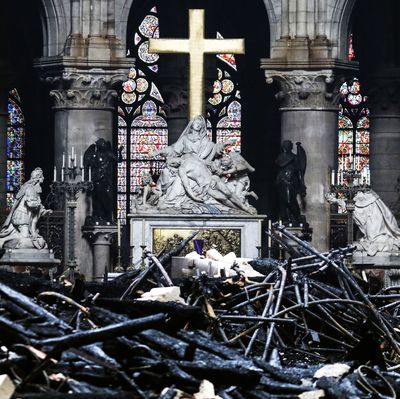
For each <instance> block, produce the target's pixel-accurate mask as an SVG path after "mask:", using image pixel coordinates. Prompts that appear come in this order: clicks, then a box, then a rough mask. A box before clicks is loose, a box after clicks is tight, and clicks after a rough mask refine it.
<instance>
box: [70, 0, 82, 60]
mask: <svg viewBox="0 0 400 399" xmlns="http://www.w3.org/2000/svg"><path fill="white" fill-rule="evenodd" d="M81 6H82V0H71V34H70V35H69V36H68V39H67V41H66V43H65V54H66V55H70V56H73V57H83V56H84V55H85V50H86V49H85V41H84V39H83V35H82V20H81Z"/></svg>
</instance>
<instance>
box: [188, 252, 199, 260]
mask: <svg viewBox="0 0 400 399" xmlns="http://www.w3.org/2000/svg"><path fill="white" fill-rule="evenodd" d="M185 258H186V259H201V255H199V254H198V253H197V252H196V251H192V252H189V253H188V254H186V255H185Z"/></svg>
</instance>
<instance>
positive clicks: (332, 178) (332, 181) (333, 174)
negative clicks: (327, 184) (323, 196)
mask: <svg viewBox="0 0 400 399" xmlns="http://www.w3.org/2000/svg"><path fill="white" fill-rule="evenodd" d="M334 184H335V171H334V170H333V169H332V172H331V185H332V186H333V185H334Z"/></svg>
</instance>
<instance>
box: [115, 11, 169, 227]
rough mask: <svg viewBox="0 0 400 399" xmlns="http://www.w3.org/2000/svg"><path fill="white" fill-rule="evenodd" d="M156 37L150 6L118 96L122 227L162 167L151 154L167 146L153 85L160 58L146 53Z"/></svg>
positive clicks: (160, 100)
mask: <svg viewBox="0 0 400 399" xmlns="http://www.w3.org/2000/svg"><path fill="white" fill-rule="evenodd" d="M159 36H160V33H159V24H158V16H157V9H156V7H153V8H151V10H150V11H149V13H148V14H147V15H146V16H145V17H144V18H143V20H142V22H141V23H140V25H139V27H138V30H137V32H136V33H135V35H134V37H133V43H134V54H133V55H134V56H135V57H136V63H135V65H136V66H135V67H134V68H131V69H130V71H129V75H128V79H127V80H126V81H125V82H124V83H123V84H122V88H121V91H120V96H119V106H118V147H119V148H120V149H122V150H121V155H122V160H121V162H119V164H118V178H117V215H118V218H119V219H120V220H121V223H122V224H125V223H126V215H127V213H129V212H130V211H131V207H132V203H133V201H134V197H135V195H136V194H137V193H138V192H139V190H140V187H141V185H142V178H143V176H145V175H148V174H150V175H152V176H153V178H154V177H156V176H157V175H159V174H160V171H161V169H162V167H163V165H164V162H163V159H162V158H161V157H160V156H153V153H154V152H155V151H156V150H159V149H161V148H164V147H166V146H167V145H168V129H167V122H166V121H165V119H164V117H165V112H164V110H163V105H164V100H163V98H162V96H161V93H160V91H159V89H158V87H157V85H156V83H155V78H156V74H157V72H158V64H157V61H158V59H159V56H158V54H150V53H149V52H148V49H149V40H148V39H149V38H158V37H159Z"/></svg>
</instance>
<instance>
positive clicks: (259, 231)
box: [258, 220, 262, 247]
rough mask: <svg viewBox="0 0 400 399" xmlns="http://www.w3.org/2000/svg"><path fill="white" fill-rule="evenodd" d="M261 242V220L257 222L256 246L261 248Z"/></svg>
mask: <svg viewBox="0 0 400 399" xmlns="http://www.w3.org/2000/svg"><path fill="white" fill-rule="evenodd" d="M261 241H262V224H261V220H259V221H258V246H259V247H261Z"/></svg>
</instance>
